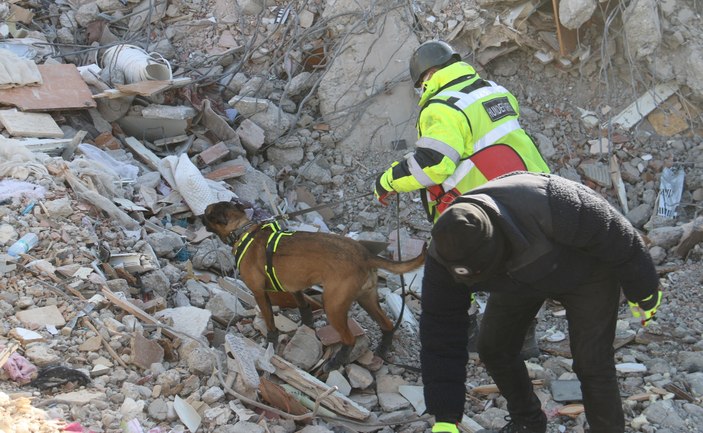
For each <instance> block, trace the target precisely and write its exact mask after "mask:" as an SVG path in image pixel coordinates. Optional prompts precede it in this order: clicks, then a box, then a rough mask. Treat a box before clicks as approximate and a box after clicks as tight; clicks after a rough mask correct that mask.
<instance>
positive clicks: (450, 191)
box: [381, 62, 549, 220]
mask: <svg viewBox="0 0 703 433" xmlns="http://www.w3.org/2000/svg"><path fill="white" fill-rule="evenodd" d="M424 86H425V89H424V94H423V96H422V98H421V99H420V106H421V107H422V110H421V112H420V115H419V116H418V122H417V130H418V135H419V139H418V141H417V143H416V149H415V152H413V153H412V154H410V155H408V156H406V158H405V159H404V160H403V161H400V162H399V163H398V164H395V165H393V166H392V167H391V168H389V169H388V170H387V171H386V172H385V173H384V175H383V177H382V180H381V183H382V185H384V187H387V188H388V189H392V190H394V191H396V192H408V191H414V190H417V189H426V190H427V192H426V194H424V195H425V196H424V197H423V203H425V209H426V210H427V213H428V217H430V220H436V219H437V218H438V217H439V214H440V213H441V212H442V211H443V210H444V208H446V206H448V204H449V203H451V201H453V200H454V198H456V197H457V196H459V195H461V194H463V193H465V192H467V191H469V190H471V189H472V188H475V187H477V186H479V185H482V184H484V183H485V182H487V181H488V180H490V179H493V178H494V177H497V176H500V175H502V174H506V173H510V172H512V171H518V170H527V171H533V172H541V173H549V168H548V167H547V164H546V163H545V162H544V160H543V159H542V156H541V155H540V153H539V151H538V150H537V147H536V146H535V144H534V143H533V142H532V140H531V139H530V137H529V136H528V135H527V133H526V132H525V131H524V130H523V129H522V128H521V127H520V124H519V122H518V118H519V109H518V103H517V99H516V98H515V97H514V96H513V95H512V94H511V93H510V92H508V91H507V90H506V89H505V88H504V87H502V86H499V85H497V84H495V83H493V82H491V81H487V80H483V79H482V78H480V77H479V76H478V75H477V74H476V72H475V71H474V69H473V68H472V67H471V66H470V65H468V64H467V63H463V62H458V63H454V64H452V65H449V66H447V67H445V68H443V69H441V70H439V71H437V72H435V74H434V75H433V76H432V78H431V79H430V80H428V81H427V82H425V85H424ZM479 155H481V156H480V157H479Z"/></svg>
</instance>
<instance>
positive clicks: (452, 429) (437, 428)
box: [432, 422, 459, 433]
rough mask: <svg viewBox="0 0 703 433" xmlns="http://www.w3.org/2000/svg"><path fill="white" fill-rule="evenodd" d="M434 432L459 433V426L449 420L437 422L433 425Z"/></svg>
mask: <svg viewBox="0 0 703 433" xmlns="http://www.w3.org/2000/svg"><path fill="white" fill-rule="evenodd" d="M432 433H459V427H457V426H456V424H452V423H449V422H436V423H434V426H432Z"/></svg>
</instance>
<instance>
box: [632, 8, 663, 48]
mask: <svg viewBox="0 0 703 433" xmlns="http://www.w3.org/2000/svg"><path fill="white" fill-rule="evenodd" d="M623 28H624V30H625V37H626V39H627V41H626V42H627V47H628V49H629V51H630V55H631V56H633V57H636V58H638V59H639V58H642V57H645V56H648V55H650V54H652V53H653V52H654V51H655V50H656V49H657V48H658V47H659V44H660V43H661V39H662V31H661V25H660V23H659V13H658V11H657V2H656V0H635V1H633V2H631V3H630V4H629V5H628V6H627V8H625V11H624V12H623Z"/></svg>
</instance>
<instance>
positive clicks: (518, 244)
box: [421, 173, 659, 417]
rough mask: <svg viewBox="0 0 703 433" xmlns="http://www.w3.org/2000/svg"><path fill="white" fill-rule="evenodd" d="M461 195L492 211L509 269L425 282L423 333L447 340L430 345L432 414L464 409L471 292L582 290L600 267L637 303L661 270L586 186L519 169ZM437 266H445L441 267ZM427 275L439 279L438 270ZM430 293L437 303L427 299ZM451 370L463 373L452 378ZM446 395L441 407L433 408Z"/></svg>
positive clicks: (426, 373) (427, 368)
mask: <svg viewBox="0 0 703 433" xmlns="http://www.w3.org/2000/svg"><path fill="white" fill-rule="evenodd" d="M460 201H463V202H471V203H475V204H477V205H479V206H481V208H483V209H484V210H485V211H486V213H487V214H488V215H489V217H490V218H491V220H492V222H493V223H494V224H496V225H498V226H499V227H500V228H501V229H502V231H503V232H504V234H505V235H506V236H507V239H508V250H509V252H508V257H507V259H506V261H505V263H504V267H503V268H502V270H501V271H499V272H498V273H497V274H495V275H494V276H493V277H491V278H490V279H488V280H485V281H482V282H480V283H478V284H477V285H476V286H474V287H465V290H457V288H456V287H453V288H448V287H446V286H444V285H442V286H441V287H438V285H433V284H432V283H426V284H423V305H422V308H423V312H422V317H421V341H422V337H423V334H427V335H432V338H433V339H437V338H439V339H441V340H442V341H441V342H437V341H434V340H433V342H432V345H431V346H432V347H439V346H441V347H443V348H444V349H443V353H442V354H433V353H428V352H427V351H426V350H425V346H426V345H425V344H423V353H422V362H423V381H424V385H425V396H426V400H428V401H426V403H427V407H428V411H429V412H430V413H433V414H435V415H436V414H437V413H438V412H437V410H442V411H445V410H452V411H453V410H461V408H463V396H464V388H465V387H464V381H465V377H464V376H462V375H461V374H458V372H459V371H464V372H465V364H466V359H467V353H466V342H465V337H464V336H465V335H466V330H465V329H462V327H464V325H465V324H466V311H465V310H464V311H459V310H460V309H462V307H466V306H468V305H469V301H468V300H467V298H468V297H469V296H470V293H471V292H474V291H483V292H504V293H514V294H515V295H516V296H520V293H530V294H531V295H535V294H541V295H543V296H545V297H549V296H550V295H558V294H560V293H564V292H567V291H574V290H579V286H580V285H581V283H582V282H584V281H586V280H587V279H588V278H589V277H591V275H593V274H594V273H596V272H598V273H602V272H609V273H611V275H614V276H615V277H616V278H617V279H618V281H619V282H620V285H621V287H622V289H623V291H624V293H625V296H626V297H627V298H628V299H629V300H631V301H639V300H642V299H644V298H646V297H647V296H649V295H651V294H653V293H655V292H656V290H657V288H658V285H659V279H658V276H657V272H656V269H655V267H654V264H653V263H652V260H651V257H650V255H649V252H648V251H647V249H646V247H645V245H644V243H643V242H642V239H641V238H640V236H639V234H638V233H637V232H636V230H635V229H634V227H633V226H632V225H631V224H630V223H629V222H628V221H627V220H626V219H625V218H624V217H623V216H622V215H621V214H620V213H619V212H618V211H617V210H616V209H615V208H613V207H612V206H611V205H610V204H609V203H608V202H607V201H606V200H604V199H603V198H602V197H600V196H599V195H598V194H597V193H595V192H594V191H592V190H591V189H589V188H587V187H585V186H583V185H581V184H578V183H576V182H572V181H570V180H566V179H564V178H561V177H559V176H555V175H545V174H534V173H516V174H511V175H507V176H503V177H501V178H498V179H495V180H493V181H490V182H488V183H486V184H484V185H482V186H480V187H478V188H475V189H473V190H472V191H471V192H469V193H467V194H464V195H463V196H461V197H459V198H458V199H457V202H460ZM478 253H480V252H478ZM433 269H435V270H436V269H440V271H439V272H443V271H444V268H443V267H440V266H437V267H434V268H433ZM447 273H449V271H447ZM425 279H426V281H430V282H431V281H432V280H433V279H432V278H431V276H426V277H425ZM444 281H447V280H446V279H445V280H444ZM428 291H431V292H428ZM426 292H428V293H426ZM426 297H428V298H430V297H431V302H425V298H426ZM596 314H597V312H596ZM461 341H464V342H463V344H462V343H461ZM452 363H456V364H457V365H451V364H452ZM461 363H463V364H462V365H459V364H461ZM425 364H428V365H425ZM429 364H432V365H429ZM449 371H452V372H457V373H452V374H451V375H450V376H451V378H449V377H448V376H447V372H449ZM464 374H465V373H464ZM450 395H451V396H452V397H451V398H449V396H450ZM433 396H436V398H434V397H433ZM454 400H457V401H454ZM440 401H441V402H442V403H441V406H442V407H441V408H438V407H433V406H435V402H440ZM450 407H451V408H453V409H450ZM440 413H447V412H440ZM457 415H458V416H459V417H460V416H461V415H460V414H457Z"/></svg>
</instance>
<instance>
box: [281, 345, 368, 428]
mask: <svg viewBox="0 0 703 433" xmlns="http://www.w3.org/2000/svg"><path fill="white" fill-rule="evenodd" d="M271 364H273V366H274V367H275V368H276V371H275V373H274V374H275V375H276V376H278V377H280V378H281V379H283V380H285V381H286V382H287V383H288V384H290V385H292V386H293V387H295V388H296V389H299V390H300V391H302V392H304V393H305V394H307V395H309V396H310V397H312V399H313V400H315V399H317V398H318V397H319V396H321V395H322V394H323V393H325V392H327V391H329V389H330V387H329V386H328V385H327V384H325V383H323V382H321V381H320V380H319V379H317V378H316V377H315V376H312V375H311V374H309V373H307V372H305V371H303V370H301V369H299V368H297V367H295V366H294V365H293V364H291V363H289V362H288V361H286V360H285V359H283V358H281V357H280V356H278V355H273V356H272V357H271ZM320 403H321V404H322V405H323V406H325V407H327V408H328V409H330V410H332V411H334V412H336V413H339V414H342V415H344V416H347V417H349V418H354V419H358V420H365V419H367V418H368V417H369V415H371V413H370V412H369V411H368V410H367V409H365V408H363V407H361V406H360V405H359V404H358V403H356V402H355V401H353V400H351V399H349V398H347V397H345V396H343V395H342V394H341V393H340V392H339V391H335V392H333V393H331V394H330V395H328V396H327V397H325V398H323V399H322V400H321V401H320Z"/></svg>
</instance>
